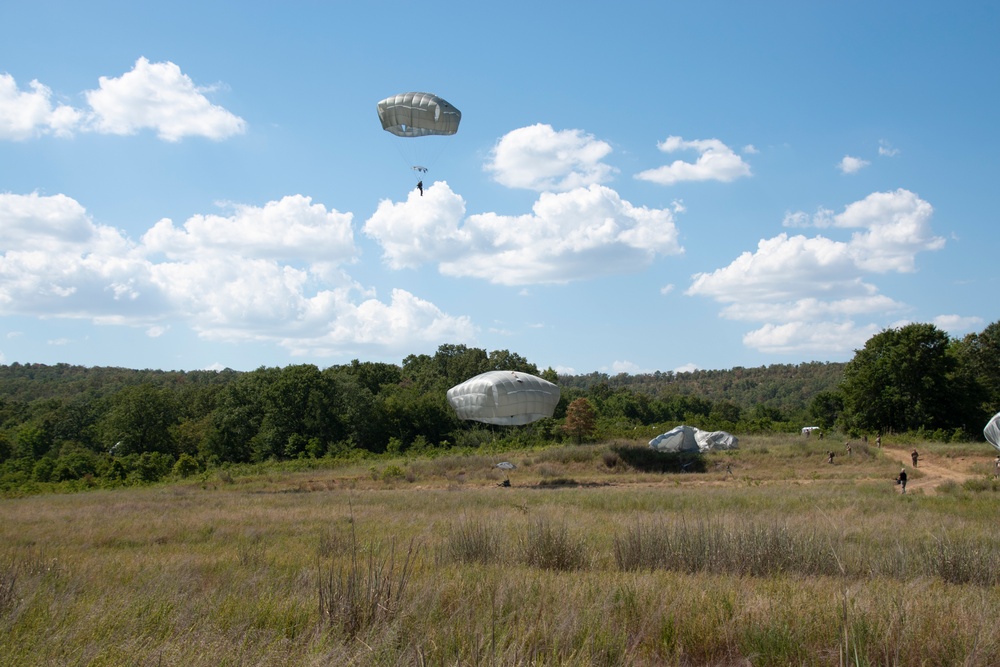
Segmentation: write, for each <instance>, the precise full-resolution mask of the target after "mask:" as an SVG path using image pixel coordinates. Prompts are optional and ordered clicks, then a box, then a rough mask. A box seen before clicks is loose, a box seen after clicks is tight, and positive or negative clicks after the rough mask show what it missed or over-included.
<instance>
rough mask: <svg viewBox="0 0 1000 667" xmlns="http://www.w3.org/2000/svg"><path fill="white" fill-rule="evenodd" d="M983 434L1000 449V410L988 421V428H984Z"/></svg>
mask: <svg viewBox="0 0 1000 667" xmlns="http://www.w3.org/2000/svg"><path fill="white" fill-rule="evenodd" d="M983 435H985V436H986V439H987V440H989V441H990V444H991V445H993V446H994V447H996V448H997V449H1000V412H998V413H996V414H995V415H993V419H991V420H990V421H989V422H987V424H986V428H984V429H983Z"/></svg>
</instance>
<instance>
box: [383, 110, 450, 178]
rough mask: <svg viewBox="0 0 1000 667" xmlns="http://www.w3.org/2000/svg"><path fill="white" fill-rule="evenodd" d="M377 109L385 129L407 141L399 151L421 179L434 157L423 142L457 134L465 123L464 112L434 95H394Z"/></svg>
mask: <svg viewBox="0 0 1000 667" xmlns="http://www.w3.org/2000/svg"><path fill="white" fill-rule="evenodd" d="M377 109H378V119H379V121H381V123H382V129H383V130H385V131H386V132H389V133H390V134H394V135H396V136H397V137H402V138H403V139H404V141H402V142H397V146H396V148H397V149H399V152H400V154H401V155H402V156H403V159H404V160H406V162H407V163H408V164H409V165H410V168H411V169H413V171H414V173H415V174H416V176H417V177H418V178H420V177H421V174H424V173H426V172H427V163H428V162H429V158H431V157H432V152H431V151H430V150H429V149H428V145H427V143H426V142H427V140H426V139H424V138H425V137H435V136H439V137H443V136H450V135H452V134H455V133H456V132H458V124H459V123H461V122H462V112H461V111H459V110H458V109H456V108H455V107H454V106H453V105H452V104H451V103H449V102H448V101H447V100H444V99H442V98H440V97H438V96H437V95H434V94H432V93H400V94H398V95H392V96H391V97H387V98H385V99H384V100H382V101H381V102H379V103H378V105H377ZM437 148H438V149H440V148H441V147H440V146H438V147H437Z"/></svg>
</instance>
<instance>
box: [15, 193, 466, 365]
mask: <svg viewBox="0 0 1000 667" xmlns="http://www.w3.org/2000/svg"><path fill="white" fill-rule="evenodd" d="M234 210H235V212H234V213H233V215H231V216H218V215H196V216H192V217H191V218H190V219H188V220H187V221H186V222H185V223H183V224H182V225H180V226H174V225H173V223H172V222H171V221H169V220H161V221H159V222H158V223H156V224H155V225H154V226H153V227H152V228H151V229H149V230H148V231H147V232H146V234H144V235H143V237H142V239H141V241H140V242H139V243H135V242H133V241H131V240H130V239H128V238H126V237H125V236H124V235H123V234H122V233H121V232H120V231H118V230H116V229H113V228H111V227H108V226H105V225H100V224H97V223H95V222H94V221H93V220H92V219H91V217H90V215H89V214H88V213H87V211H86V209H85V208H84V207H83V206H82V205H81V204H80V203H79V202H77V201H75V200H74V199H72V198H70V197H67V196H65V195H55V196H51V197H46V196H41V195H38V194H30V195H15V194H0V315H33V316H40V317H61V318H74V319H87V320H90V321H92V322H96V323H101V324H108V325H120V326H133V327H141V328H143V329H144V330H145V331H146V333H147V335H149V336H150V337H153V338H155V337H160V336H163V335H164V334H165V333H166V332H167V331H168V330H169V329H171V328H173V327H175V326H185V327H188V328H190V329H192V330H194V331H196V332H197V333H198V334H199V335H200V336H202V337H204V338H206V339H211V340H221V341H232V342H240V341H259V342H266V343H271V344H276V345H280V346H282V347H284V348H286V349H288V350H289V351H290V352H292V353H293V354H306V353H309V354H315V355H318V356H323V355H333V354H350V353H354V354H359V353H361V352H363V351H364V352H369V353H383V354H384V353H387V352H392V353H397V352H404V351H409V350H412V349H413V348H414V347H415V346H417V345H420V346H423V345H424V344H425V343H427V344H433V343H438V344H440V343H441V342H444V341H448V342H455V341H458V342H471V341H472V340H473V338H474V336H475V334H476V328H475V327H474V326H473V324H472V322H471V321H470V320H469V318H468V317H465V316H453V315H449V314H448V313H445V312H443V311H441V310H440V309H439V308H438V307H437V306H435V305H434V304H433V303H431V302H429V301H426V300H423V299H421V298H419V297H418V296H416V295H414V294H411V293H409V292H407V291H406V290H403V289H396V290H393V291H392V294H391V295H390V299H389V301H388V302H385V301H382V300H379V299H378V298H376V297H375V295H374V294H373V293H372V292H371V291H370V290H366V289H365V288H363V287H362V286H361V285H359V284H357V283H356V282H355V281H353V280H352V279H351V278H350V277H349V276H348V275H347V274H346V273H345V272H344V270H343V268H342V267H343V266H344V265H347V264H350V263H351V262H352V261H353V260H354V258H355V256H356V249H355V247H354V243H353V235H352V231H351V217H352V216H351V214H349V213H340V212H337V211H334V210H327V209H326V208H325V207H324V206H322V205H320V204H315V203H313V202H312V201H311V200H310V199H309V198H308V197H304V196H301V195H290V196H288V197H284V198H282V199H281V200H278V201H272V202H268V203H266V204H265V205H264V206H262V207H254V206H247V205H237V206H235V207H234Z"/></svg>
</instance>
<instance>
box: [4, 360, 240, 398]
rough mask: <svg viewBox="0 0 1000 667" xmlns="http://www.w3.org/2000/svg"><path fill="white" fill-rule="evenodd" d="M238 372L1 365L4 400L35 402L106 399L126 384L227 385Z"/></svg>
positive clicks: (62, 365)
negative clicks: (67, 399)
mask: <svg viewBox="0 0 1000 667" xmlns="http://www.w3.org/2000/svg"><path fill="white" fill-rule="evenodd" d="M239 375H240V373H239V372H238V371H234V370H230V369H226V370H224V371H159V370H150V369H144V370H134V369H129V368H118V367H113V366H94V367H89V366H72V365H70V364H55V365H54V366H48V365H45V364H18V363H14V364H10V365H9V366H7V365H0V399H8V400H12V401H19V402H31V401H36V400H45V399H66V398H75V397H88V398H102V397H105V396H109V395H112V394H114V393H116V392H118V391H120V390H121V389H124V388H125V387H131V386H136V385H142V384H150V385H154V386H157V387H161V388H174V389H177V388H181V387H185V386H203V385H212V384H215V385H225V384H228V383H229V382H231V381H232V380H233V379H235V378H236V377H238V376H239Z"/></svg>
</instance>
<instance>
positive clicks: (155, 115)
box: [0, 58, 246, 142]
mask: <svg viewBox="0 0 1000 667" xmlns="http://www.w3.org/2000/svg"><path fill="white" fill-rule="evenodd" d="M29 87H30V91H23V90H20V89H19V88H18V86H17V83H16V82H15V80H14V78H13V77H12V76H10V75H9V74H0V139H11V140H24V139H29V138H32V137H37V136H42V135H46V134H51V135H55V136H60V137H69V136H72V135H73V134H74V133H76V132H97V133H101V134H119V135H129V134H136V133H137V132H139V131H141V130H147V129H148V130H152V131H154V132H156V134H157V136H159V138H161V139H163V140H164V141H171V142H176V141H180V140H181V139H183V138H185V137H190V136H200V137H207V138H209V139H214V140H221V139H225V138H228V137H231V136H233V135H237V134H242V133H244V132H245V131H246V121H244V120H243V119H242V118H240V117H239V116H236V115H235V114H233V113H232V112H230V111H228V110H226V109H225V108H223V107H221V106H218V105H215V104H212V103H211V101H209V99H208V97H206V93H210V92H212V89H211V88H210V87H200V86H197V85H195V83H194V82H193V81H192V80H191V78H190V77H189V76H187V75H186V74H184V73H183V72H182V71H181V69H180V67H178V66H177V65H176V64H174V63H172V62H162V63H151V62H149V60H147V59H146V58H139V59H138V60H137V61H136V63H135V66H134V67H133V68H132V70H130V71H129V72H126V73H125V74H123V75H121V76H120V77H117V78H114V77H105V76H102V77H100V78H99V79H98V88H96V89H94V90H89V91H86V92H85V93H84V97H85V98H86V100H87V104H88V105H89V108H81V109H77V108H74V107H72V106H70V105H68V104H61V103H56V104H53V101H52V97H53V93H52V90H51V89H49V88H48V87H47V86H45V85H43V84H41V83H39V82H38V81H32V82H31V83H30V84H29Z"/></svg>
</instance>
